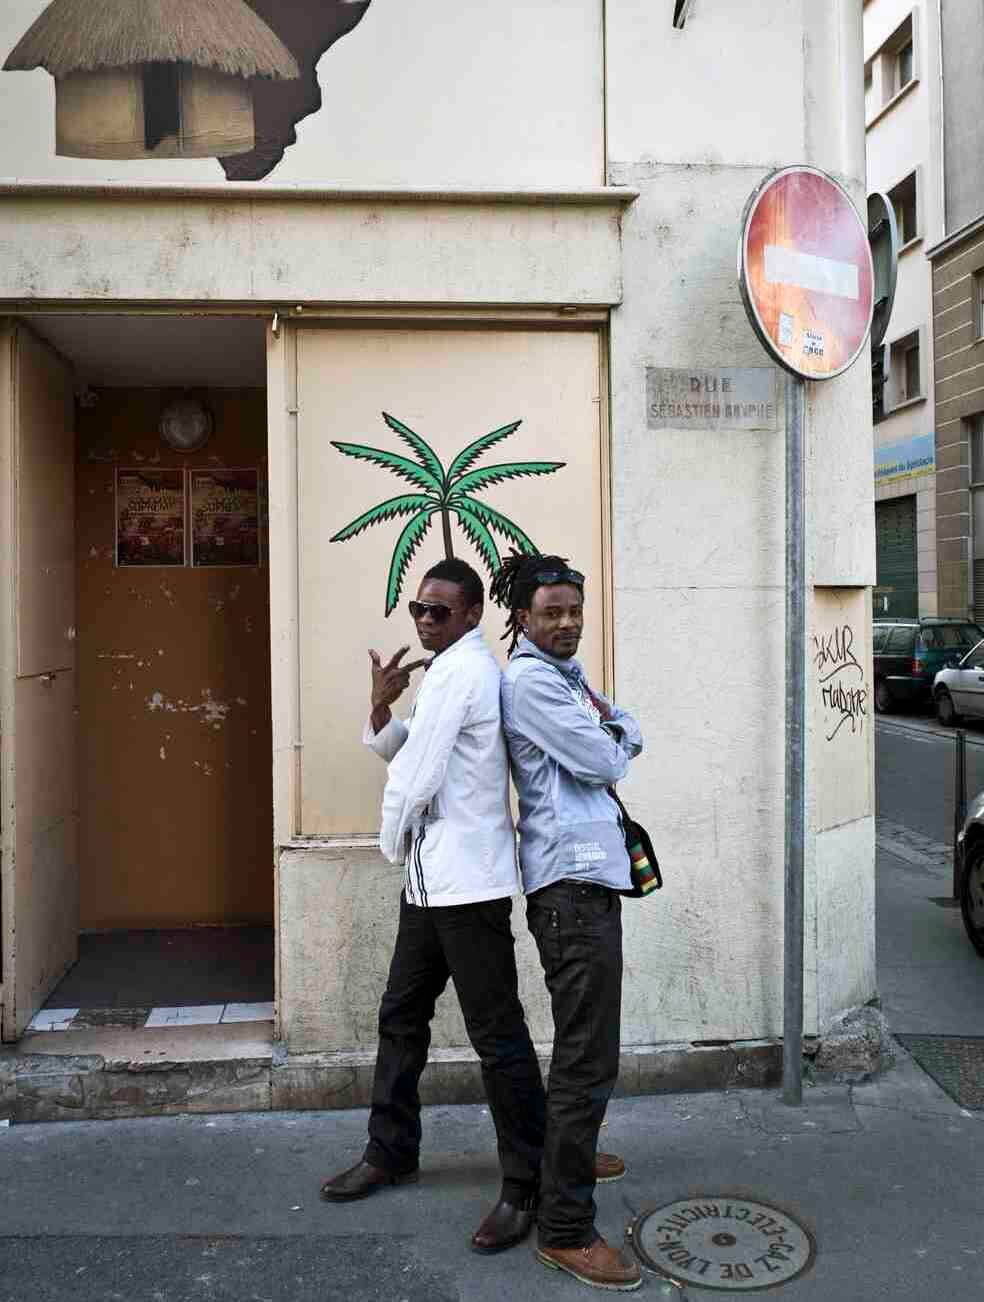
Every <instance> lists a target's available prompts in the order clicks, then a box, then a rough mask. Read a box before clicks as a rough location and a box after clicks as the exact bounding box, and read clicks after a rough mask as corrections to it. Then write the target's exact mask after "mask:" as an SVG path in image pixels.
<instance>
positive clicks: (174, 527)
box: [116, 470, 185, 566]
mask: <svg viewBox="0 0 984 1302" xmlns="http://www.w3.org/2000/svg"><path fill="white" fill-rule="evenodd" d="M184 563H185V487H184V471H183V470H155V471H147V470H117V472H116V564H117V565H119V566H127V565H184Z"/></svg>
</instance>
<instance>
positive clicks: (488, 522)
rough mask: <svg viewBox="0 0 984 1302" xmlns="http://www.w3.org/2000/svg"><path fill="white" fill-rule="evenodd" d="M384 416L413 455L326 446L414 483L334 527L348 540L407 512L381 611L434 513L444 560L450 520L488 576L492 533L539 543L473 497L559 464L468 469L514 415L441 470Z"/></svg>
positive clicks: (494, 559) (396, 594)
mask: <svg viewBox="0 0 984 1302" xmlns="http://www.w3.org/2000/svg"><path fill="white" fill-rule="evenodd" d="M383 420H385V422H386V424H387V425H388V426H389V427H390V429H391V430H392V431H393V432H394V434H396V435H397V437H398V438H400V439H402V441H403V442H404V443H405V444H406V445H407V446H408V447H409V448H410V450H411V451H412V452H413V454H414V456H413V459H412V460H411V459H410V458H409V457H405V456H401V455H400V454H399V453H396V452H387V451H386V450H385V449H384V448H367V447H364V446H363V445H362V444H361V443H339V442H337V441H336V440H334V439H333V440H332V446H333V447H336V448H337V449H338V450H339V452H343V453H344V454H345V455H346V456H347V457H355V458H357V459H358V460H359V461H370V462H372V463H373V465H377V466H382V467H383V469H384V470H389V471H391V472H392V473H393V474H394V475H398V476H399V477H400V478H401V479H405V480H407V481H408V482H409V483H410V484H412V485H413V488H414V490H415V491H414V492H410V493H402V494H401V495H400V496H399V497H391V498H389V499H388V500H387V501H385V502H380V503H379V505H378V506H373V507H371V508H370V509H369V510H368V511H364V512H363V514H362V515H360V516H357V517H356V518H355V519H354V520H353V521H352V522H351V523H350V524H347V525H346V526H345V528H344V529H339V531H338V533H336V534H335V535H334V536H333V537H332V539H331V541H332V542H345V541H347V539H349V538H355V537H356V535H357V534H360V533H362V532H363V530H365V529H368V528H370V527H371V526H372V525H374V524H382V523H383V522H384V521H385V520H392V519H394V518H396V517H400V516H409V517H410V519H409V521H408V522H407V524H406V525H404V527H403V530H402V532H401V533H400V536H399V538H398V539H397V540H396V547H395V548H394V549H393V557H392V559H391V561H390V567H389V576H388V578H387V580H386V614H387V615H390V614H391V613H392V612H393V611H394V610H395V609H396V604H397V602H398V601H399V600H400V592H401V591H402V589H403V580H404V578H405V577H406V573H407V569H408V568H409V565H410V561H411V559H412V557H413V554H414V552H415V551H416V550H417V548H418V547H419V546H420V544H421V542H422V541H423V538H424V535H425V534H426V533H427V530H428V529H429V528H430V527H431V525H432V524H433V522H434V519H435V517H436V516H440V519H441V528H442V530H443V533H444V553H445V556H447V557H448V559H450V558H452V557H453V556H454V549H453V545H452V535H451V521H452V518H454V519H455V520H457V522H458V525H459V527H460V529H461V531H462V533H463V534H464V535H465V537H466V538H468V540H469V541H470V542H471V543H472V544H473V545H474V547H475V549H476V550H477V552H478V554H479V556H481V558H482V561H483V562H484V564H485V565H486V567H487V568H488V571H489V573H490V574H493V575H494V574H495V573H496V571H497V570H498V568H499V566H500V564H501V563H502V560H501V557H500V556H499V548H498V546H497V544H496V541H495V537H494V535H495V534H498V535H499V537H500V538H505V539H506V540H507V541H508V542H510V543H513V544H514V545H515V546H516V547H518V548H519V550H520V551H523V552H532V553H536V552H537V550H538V548H537V547H536V545H535V543H534V542H533V540H532V539H531V538H530V537H528V535H527V534H525V533H524V532H523V530H522V529H521V528H520V527H519V525H518V524H515V523H514V522H513V521H512V520H510V519H509V517H508V516H505V515H503V514H502V512H501V511H497V510H496V509H495V508H494V507H492V506H489V504H488V503H487V502H483V501H481V500H480V499H479V498H477V497H476V496H475V494H476V493H480V492H482V491H483V490H484V489H486V488H491V487H492V486H493V485H494V484H501V483H504V482H506V481H507V480H510V479H521V478H523V477H524V476H526V475H552V474H553V473H554V471H556V470H562V469H563V467H564V465H565V462H563V461H508V462H505V463H503V464H501V465H494V466H480V467H478V468H476V469H472V467H473V466H474V465H475V463H476V461H478V460H480V459H481V458H482V457H483V456H484V455H485V454H486V452H488V451H490V450H491V449H492V448H494V447H495V446H496V444H497V443H501V442H502V441H503V439H507V438H508V437H509V435H510V434H514V433H515V432H516V430H517V429H519V427H520V425H521V424H522V423H523V422H522V421H519V420H514V421H513V422H512V423H511V424H510V425H500V426H499V428H498V429H494V430H490V431H489V433H488V434H483V435H482V436H481V438H477V439H475V441H474V443H469V444H468V446H467V447H466V448H463V449H462V450H461V452H459V453H458V455H457V456H456V457H454V458H453V459H452V461H451V462H450V464H449V465H448V468H447V469H446V470H445V468H444V466H443V464H442V463H441V460H440V458H439V457H438V455H437V453H436V452H435V451H434V449H433V448H432V447H431V446H430V444H429V443H427V442H426V441H425V440H424V439H423V438H421V436H420V435H419V434H417V433H415V432H414V430H412V429H410V427H409V426H408V425H404V424H403V422H402V421H400V420H397V419H396V417H395V416H390V415H389V414H388V413H387V412H385V411H384V412H383Z"/></svg>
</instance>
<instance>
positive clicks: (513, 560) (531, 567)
mask: <svg viewBox="0 0 984 1302" xmlns="http://www.w3.org/2000/svg"><path fill="white" fill-rule="evenodd" d="M567 568H568V564H567V557H566V556H541V555H540V553H539V552H533V553H532V555H531V554H530V553H529V552H517V551H513V552H512V553H511V554H510V555H509V556H507V557H506V559H505V560H504V561H503V562H502V564H501V565H500V566H499V569H498V572H497V573H496V576H495V578H494V579H493V580H492V584H491V586H490V588H489V596H490V597H491V598H492V600H493V601H494V602H496V604H497V605H499V606H502V608H503V609H504V610H508V611H509V618H508V619H507V620H506V631H505V633H503V635H502V638H501V639H500V640H501V641H503V642H505V640H506V639H507V638H509V639H510V641H509V655H512V653H513V652H514V651H515V650H516V644H517V643H518V642H519V639H520V637H521V636H522V632H523V628H522V625H521V624H520V622H519V612H520V611H521V610H529V608H530V603H531V602H532V600H533V594H534V593H535V592H536V590H537V588H541V587H543V584H542V583H541V582H540V581H539V579H538V575H540V574H546V573H549V572H550V571H551V570H561V571H563V570H566V569H567ZM575 586H579V585H575Z"/></svg>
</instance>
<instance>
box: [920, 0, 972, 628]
mask: <svg viewBox="0 0 984 1302" xmlns="http://www.w3.org/2000/svg"><path fill="white" fill-rule="evenodd" d="M939 12H940V15H941V18H942V60H941V67H942V81H943V116H942V121H941V123H940V133H939V135H940V139H941V141H942V149H943V161H944V176H945V195H944V199H945V212H946V221H945V225H944V229H943V231H942V232H941V236H940V239H939V241H938V242H937V243H936V244H935V245H934V246H933V247H932V248H930V249H929V252H928V257H929V261H930V265H931V267H932V273H933V318H932V320H933V334H934V349H935V372H936V373H935V390H934V392H935V406H936V458H937V467H938V473H937V518H936V525H937V547H938V550H939V573H940V587H939V597H940V611H941V613H943V614H954V615H963V614H970V615H972V616H973V617H974V618H975V619H977V620H978V621H980V620H982V619H984V117H982V115H981V111H980V89H981V68H982V67H984V12H982V11H981V8H980V6H978V5H968V4H966V3H963V2H962V0H941V4H940V10H939Z"/></svg>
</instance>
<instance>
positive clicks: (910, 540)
mask: <svg viewBox="0 0 984 1302" xmlns="http://www.w3.org/2000/svg"><path fill="white" fill-rule="evenodd" d="M875 537H876V547H877V574H878V580H877V584H876V586H875V591H874V603H873V605H874V614H875V615H876V616H878V615H895V616H896V617H898V618H914V617H915V616H917V615H918V614H919V580H918V575H917V561H916V498H915V495H914V494H913V496H912V497H894V498H890V499H889V500H888V501H885V502H876V503H875Z"/></svg>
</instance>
